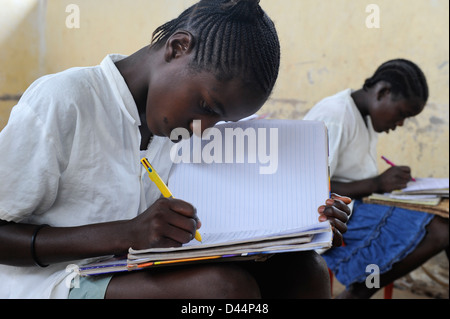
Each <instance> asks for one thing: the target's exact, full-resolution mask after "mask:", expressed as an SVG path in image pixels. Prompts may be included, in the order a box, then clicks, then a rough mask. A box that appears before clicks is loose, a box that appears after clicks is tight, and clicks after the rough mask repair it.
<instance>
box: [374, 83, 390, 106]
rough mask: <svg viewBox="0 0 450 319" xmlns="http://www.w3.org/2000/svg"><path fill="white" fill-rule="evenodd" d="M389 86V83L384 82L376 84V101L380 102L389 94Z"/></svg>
mask: <svg viewBox="0 0 450 319" xmlns="http://www.w3.org/2000/svg"><path fill="white" fill-rule="evenodd" d="M391 88H392V86H391V84H390V83H389V82H385V81H380V82H378V83H377V84H376V88H375V90H376V95H377V100H378V101H380V100H382V99H383V98H385V97H386V96H388V95H390V94H391Z"/></svg>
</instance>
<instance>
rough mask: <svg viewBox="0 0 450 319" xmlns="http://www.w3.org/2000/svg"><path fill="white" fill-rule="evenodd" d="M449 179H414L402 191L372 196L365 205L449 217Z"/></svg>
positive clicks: (365, 199)
mask: <svg viewBox="0 0 450 319" xmlns="http://www.w3.org/2000/svg"><path fill="white" fill-rule="evenodd" d="M448 198H449V179H448V178H416V181H411V182H409V183H408V185H407V187H406V188H404V189H402V190H397V191H393V192H392V193H385V194H372V195H370V196H369V197H366V198H364V202H365V203H371V204H381V205H388V206H396V207H402V208H406V209H412V210H418V211H423V212H427V213H432V214H436V215H440V216H443V217H446V218H448V217H449V200H448Z"/></svg>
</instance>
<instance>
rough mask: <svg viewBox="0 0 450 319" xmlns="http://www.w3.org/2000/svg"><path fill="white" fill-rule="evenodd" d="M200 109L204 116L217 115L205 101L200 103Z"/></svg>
mask: <svg viewBox="0 0 450 319" xmlns="http://www.w3.org/2000/svg"><path fill="white" fill-rule="evenodd" d="M200 108H201V109H202V112H203V113H204V114H207V115H217V113H216V112H215V111H214V110H213V109H212V108H211V107H210V106H209V105H208V104H207V103H206V102H205V101H201V102H200Z"/></svg>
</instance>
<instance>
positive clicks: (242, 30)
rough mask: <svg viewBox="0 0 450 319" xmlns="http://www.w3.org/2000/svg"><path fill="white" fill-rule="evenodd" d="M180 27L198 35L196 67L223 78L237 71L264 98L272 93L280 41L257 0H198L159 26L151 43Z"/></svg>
mask: <svg viewBox="0 0 450 319" xmlns="http://www.w3.org/2000/svg"><path fill="white" fill-rule="evenodd" d="M180 29H184V30H187V31H189V32H191V33H192V34H193V35H194V37H195V40H196V41H195V54H194V59H193V62H192V65H191V66H192V68H193V69H194V70H197V71H210V72H213V73H214V74H215V75H216V77H217V78H218V79H220V80H226V79H230V78H233V77H239V78H240V79H241V80H242V81H244V82H245V83H248V84H252V85H255V86H256V87H257V88H259V89H260V90H262V92H263V93H264V94H265V96H266V98H267V97H268V96H269V95H270V93H271V92H272V90H273V87H274V85H275V82H276V80H277V77H278V72H279V67H280V44H279V40H278V35H277V32H276V29H275V26H274V24H273V22H272V20H270V18H269V17H268V16H267V15H266V13H265V12H264V11H263V10H262V8H261V7H260V6H259V0H200V1H199V2H198V3H197V4H195V5H193V6H191V7H190V8H188V9H186V10H185V11H184V12H183V13H182V14H181V15H180V16H179V17H178V18H176V19H174V20H172V21H169V22H167V23H166V24H164V25H162V26H160V27H158V28H157V29H156V30H155V32H154V33H153V38H152V45H154V46H159V45H162V44H163V43H165V42H166V41H167V40H168V39H169V37H170V36H171V35H172V34H173V33H175V32H176V31H177V30H180Z"/></svg>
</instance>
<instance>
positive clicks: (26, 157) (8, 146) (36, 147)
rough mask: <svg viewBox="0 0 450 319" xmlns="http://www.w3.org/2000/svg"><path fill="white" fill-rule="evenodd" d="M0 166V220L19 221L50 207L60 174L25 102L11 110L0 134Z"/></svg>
mask: <svg viewBox="0 0 450 319" xmlns="http://www.w3.org/2000/svg"><path fill="white" fill-rule="evenodd" d="M0 163H2V165H0V176H1V177H0V179H1V181H2V182H1V183H0V194H1V195H0V219H3V220H6V221H14V222H19V221H21V220H23V219H24V218H26V217H28V216H29V215H30V214H31V213H33V212H34V213H37V214H39V213H41V212H43V211H45V210H47V209H48V208H49V207H50V206H51V205H52V203H53V202H54V200H55V198H56V195H57V188H58V180H59V175H60V165H59V163H58V156H57V151H56V148H55V145H54V140H52V138H50V137H49V135H48V132H47V131H46V130H45V129H44V123H43V122H42V120H41V119H40V118H39V117H38V116H37V115H36V114H35V113H34V112H33V110H32V109H31V108H30V107H29V106H28V105H27V104H25V103H19V104H18V105H16V106H15V107H14V108H13V110H12V112H11V115H10V119H9V122H8V125H7V126H6V127H5V128H4V129H3V130H2V132H1V134H0ZM37 207H39V210H40V211H36V208H37Z"/></svg>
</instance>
